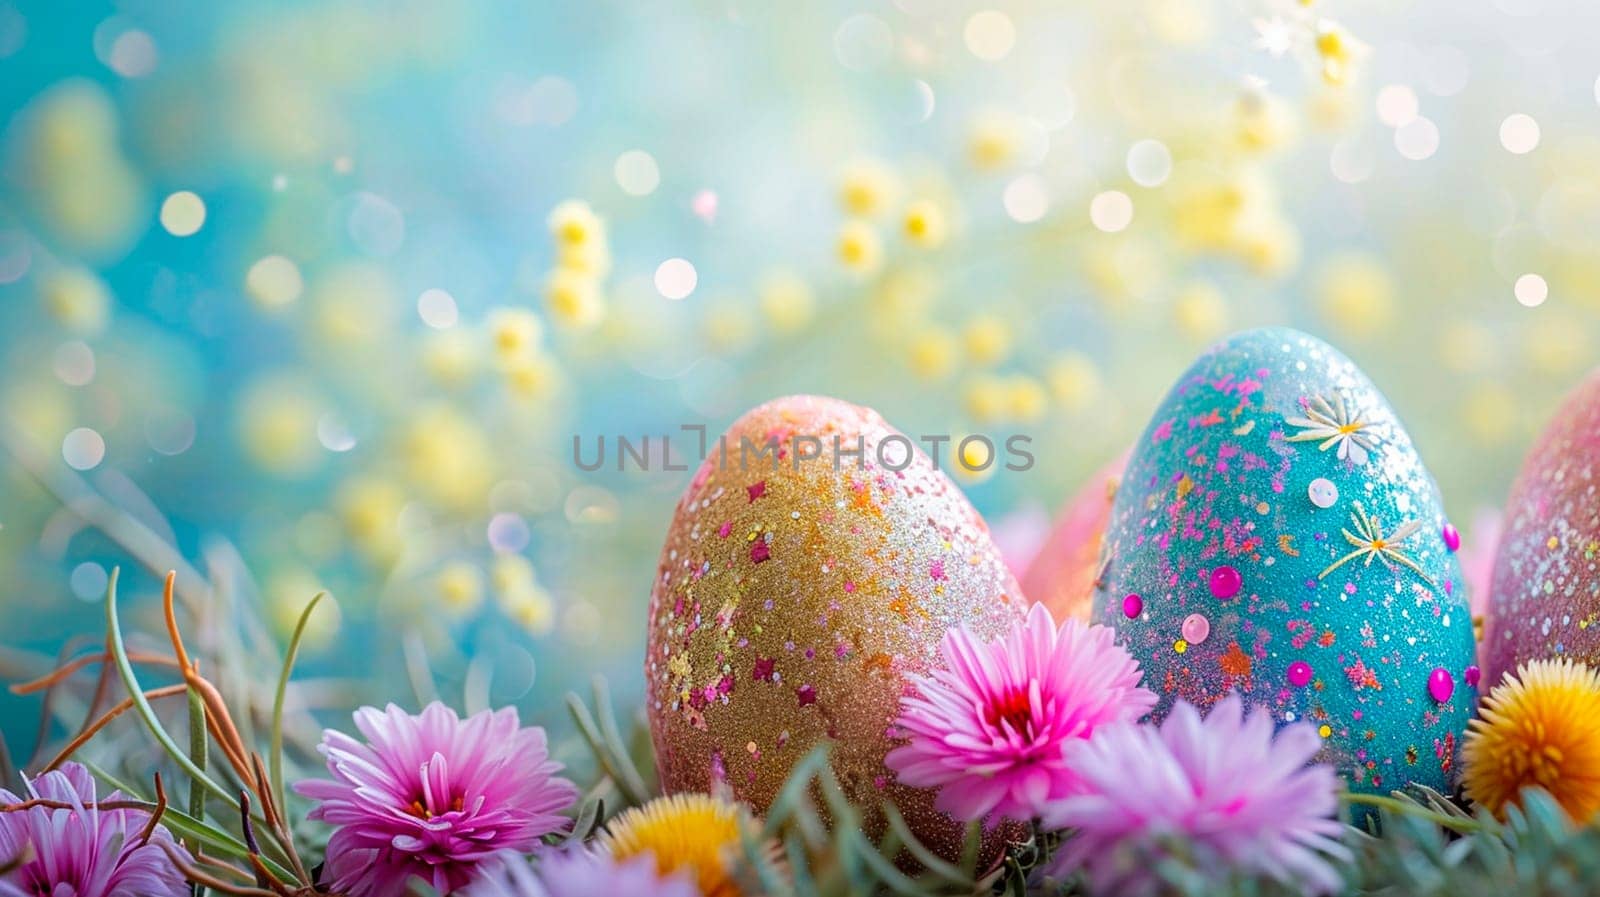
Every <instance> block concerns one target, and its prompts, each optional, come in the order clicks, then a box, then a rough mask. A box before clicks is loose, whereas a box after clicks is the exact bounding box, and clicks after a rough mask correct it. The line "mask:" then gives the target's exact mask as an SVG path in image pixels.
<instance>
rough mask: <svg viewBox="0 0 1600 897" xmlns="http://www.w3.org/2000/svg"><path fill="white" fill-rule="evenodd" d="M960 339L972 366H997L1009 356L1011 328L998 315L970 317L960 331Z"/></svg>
mask: <svg viewBox="0 0 1600 897" xmlns="http://www.w3.org/2000/svg"><path fill="white" fill-rule="evenodd" d="M961 339H962V342H963V343H964V344H965V345H966V348H967V357H968V358H970V359H972V362H973V364H977V365H992V364H998V363H1000V362H1002V361H1004V360H1005V359H1006V356H1007V355H1009V354H1011V327H1010V325H1008V324H1007V323H1006V321H1005V319H1004V318H1002V317H1000V316H999V315H995V314H987V313H985V314H979V315H974V316H972V317H971V318H970V319H968V320H967V323H966V326H965V327H963V328H962V329H961Z"/></svg>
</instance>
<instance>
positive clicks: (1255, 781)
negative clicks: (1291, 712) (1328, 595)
mask: <svg viewBox="0 0 1600 897" xmlns="http://www.w3.org/2000/svg"><path fill="white" fill-rule="evenodd" d="M1321 747H1322V739H1321V738H1319V737H1317V733H1316V732H1315V731H1314V730H1313V729H1312V728H1311V726H1310V725H1309V724H1307V723H1295V724H1293V725H1290V726H1287V727H1285V728H1284V729H1283V730H1282V731H1280V732H1278V733H1277V737H1276V738H1274V737H1273V722H1272V718H1271V716H1270V715H1269V714H1268V713H1267V712H1266V711H1265V710H1258V711H1256V712H1254V713H1252V714H1250V715H1249V717H1248V718H1246V717H1245V715H1244V707H1243V704H1242V702H1241V701H1240V699H1239V697H1238V695H1232V694H1230V695H1229V696H1228V697H1227V698H1226V699H1224V700H1223V701H1222V703H1220V704H1218V705H1217V706H1216V707H1214V708H1213V709H1212V710H1211V713H1210V714H1209V715H1208V716H1206V718H1205V719H1204V720H1202V719H1201V718H1200V714H1199V712H1198V711H1196V710H1195V708H1194V707H1192V706H1190V705H1189V704H1186V703H1183V702H1181V701H1180V702H1179V703H1178V704H1177V705H1176V706H1174V707H1173V708H1172V712H1171V713H1170V714H1168V716H1167V718H1166V721H1165V722H1163V723H1162V724H1161V727H1160V728H1159V729H1157V728H1156V727H1155V726H1149V725H1146V726H1133V725H1116V726H1108V727H1106V728H1103V729H1101V730H1100V731H1098V732H1096V733H1095V734H1094V737H1092V738H1089V739H1087V740H1084V741H1078V742H1075V743H1073V744H1071V745H1069V746H1068V748H1067V762H1068V763H1069V764H1070V765H1071V766H1072V768H1073V769H1074V771H1075V772H1076V773H1077V775H1078V779H1079V783H1080V788H1081V791H1080V792H1079V793H1078V794H1077V795H1075V796H1073V797H1069V798H1067V799H1066V800H1063V801H1060V802H1058V803H1056V804H1055V805H1054V806H1053V807H1052V808H1051V810H1050V812H1049V813H1047V814H1046V816H1045V822H1046V823H1047V824H1048V825H1050V826H1052V827H1054V828H1060V829H1076V830H1077V831H1076V834H1074V835H1073V836H1072V837H1071V838H1070V839H1069V840H1068V841H1067V842H1066V844H1065V846H1064V847H1063V849H1062V852H1061V854H1060V855H1058V857H1057V860H1056V863H1055V871H1056V872H1057V873H1059V872H1060V871H1063V870H1069V869H1075V868H1082V869H1083V870H1084V871H1085V872H1086V873H1087V874H1088V876H1089V880H1090V883H1091V884H1092V885H1093V887H1094V891H1095V893H1105V894H1118V895H1124V897H1146V895H1155V894H1158V893H1161V892H1162V884H1161V882H1160V881H1159V880H1158V879H1157V878H1156V876H1155V875H1154V873H1153V871H1152V868H1153V863H1152V860H1155V859H1159V858H1160V857H1162V856H1163V855H1164V849H1163V844H1164V843H1166V842H1167V840H1168V839H1171V840H1174V841H1178V842H1181V843H1183V844H1184V845H1185V847H1186V848H1187V849H1188V850H1191V851H1193V852H1194V853H1196V854H1198V855H1200V856H1203V857H1204V858H1205V861H1204V862H1200V863H1197V864H1196V865H1197V867H1198V868H1200V869H1202V870H1203V871H1205V872H1206V873H1207V874H1211V875H1214V876H1216V878H1217V880H1218V881H1219V882H1220V881H1223V880H1226V879H1227V878H1229V877H1230V876H1235V875H1249V876H1267V877H1271V878H1275V879H1278V880H1279V881H1282V882H1285V883H1287V884H1290V885H1291V886H1295V887H1298V888H1299V889H1300V890H1301V891H1302V892H1303V893H1305V894H1308V895H1311V894H1325V893H1328V892H1330V891H1333V890H1335V889H1337V888H1338V887H1339V884H1340V878H1339V874H1338V872H1336V871H1335V870H1334V868H1333V866H1332V865H1330V863H1329V862H1328V859H1329V858H1330V857H1333V858H1340V859H1349V857H1350V852H1349V850H1348V849H1347V848H1346V847H1345V846H1344V845H1342V844H1340V843H1339V836H1340V835H1341V834H1342V832H1343V830H1344V826H1343V825H1342V824H1341V823H1340V822H1338V821H1337V820H1336V819H1335V818H1334V814H1335V812H1336V811H1337V810H1338V806H1339V799H1338V789H1339V784H1338V778H1337V776H1335V774H1334V771H1333V768H1332V767H1330V766H1327V765H1326V764H1316V765H1308V764H1309V763H1310V761H1311V758H1312V757H1313V756H1315V755H1316V753H1317V751H1318V750H1320V749H1321Z"/></svg>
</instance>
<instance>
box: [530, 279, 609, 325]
mask: <svg viewBox="0 0 1600 897" xmlns="http://www.w3.org/2000/svg"><path fill="white" fill-rule="evenodd" d="M544 300H545V303H546V305H547V307H548V308H549V309H550V317H552V318H554V319H555V320H556V321H557V322H558V323H560V324H563V325H565V326H568V327H571V328H574V329H578V330H582V329H587V328H589V327H593V326H594V325H596V324H598V323H600V319H601V318H602V317H604V315H605V304H604V302H603V301H602V300H601V298H600V287H599V284H598V283H596V281H595V279H594V278H593V277H591V276H590V275H588V274H585V273H583V272H579V271H573V270H570V269H567V268H557V269H555V270H554V271H551V272H550V274H549V275H548V276H547V277H546V278H545V282H544Z"/></svg>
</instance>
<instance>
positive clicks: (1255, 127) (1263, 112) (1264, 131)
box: [1233, 88, 1297, 153]
mask: <svg viewBox="0 0 1600 897" xmlns="http://www.w3.org/2000/svg"><path fill="white" fill-rule="evenodd" d="M1233 114H1234V127H1235V139H1236V140H1237V141H1238V143H1239V146H1240V148H1242V149H1244V150H1245V151H1246V152H1253V153H1261V152H1269V151H1271V150H1275V149H1279V148H1281V147H1283V146H1284V145H1285V144H1287V143H1288V142H1290V141H1291V140H1293V138H1294V136H1295V131H1296V127H1297V125H1296V121H1295V112H1294V108H1293V107H1292V106H1290V105H1289V103H1288V102H1287V101H1286V100H1284V99H1283V98H1282V97H1279V96H1277V95H1275V94H1272V93H1269V92H1267V91H1266V90H1264V89H1259V88H1251V89H1247V90H1245V91H1244V92H1242V93H1241V94H1240V95H1239V98H1238V100H1236V101H1235V102H1234V113H1233Z"/></svg>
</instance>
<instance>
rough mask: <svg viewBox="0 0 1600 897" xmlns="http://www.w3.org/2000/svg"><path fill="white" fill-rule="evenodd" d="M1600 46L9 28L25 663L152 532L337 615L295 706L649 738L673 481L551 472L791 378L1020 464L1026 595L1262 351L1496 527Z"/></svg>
mask: <svg viewBox="0 0 1600 897" xmlns="http://www.w3.org/2000/svg"><path fill="white" fill-rule="evenodd" d="M1597 60H1600V7H1596V6H1595V5H1594V4H1591V3H1584V2H1579V0H1571V2H1566V3H1562V2H1551V0H1495V2H1492V3H1491V2H1487V0H1473V2H1465V3H1448V2H1443V0H1427V2H1422V0H1418V2H1381V3H1380V2H1366V0H1351V2H1344V0H1313V2H1309V3H1302V2H1299V0H1280V2H1270V0H1262V2H1252V0H1215V2H1212V0H1130V2H1125V3H1117V4H1105V3H1096V4H1091V3H999V2H992V3H957V2H939V0H897V2H893V3H891V2H887V0H885V2H866V3H846V2H814V3H805V4H772V3H763V2H685V3H648V4H643V3H639V4H626V3H618V2H597V3H590V4H553V3H508V2H485V0H451V2H446V0H401V2H392V3H377V2H343V0H337V2H327V3H271V4H267V3H242V2H208V3H198V2H188V0H180V2H159V3H158V2H129V3H121V4H101V3H89V2H65V3H47V2H36V3H35V2H22V3H19V2H15V0H0V115H3V117H4V122H3V127H4V136H3V146H0V150H3V181H0V449H3V451H0V571H4V573H5V582H4V585H3V587H0V588H3V591H0V633H4V635H0V678H5V679H7V680H15V679H17V678H21V677H25V676H28V675H33V674H36V673H38V672H41V671H42V670H43V669H44V668H45V667H46V666H47V665H48V663H49V658H50V657H51V656H53V655H54V654H55V652H56V650H57V648H58V647H59V646H60V644H61V643H62V641H63V640H64V639H65V638H67V637H69V636H71V635H74V634H80V633H88V634H90V635H93V634H94V633H96V632H98V630H99V627H100V626H101V625H102V615H101V612H100V609H99V602H100V601H101V599H102V597H103V591H104V586H105V579H106V572H107V570H108V569H109V568H110V567H111V566H113V565H119V564H120V565H122V566H123V568H124V593H125V595H126V603H127V607H128V613H129V615H130V617H131V618H132V619H133V620H135V621H137V622H138V623H139V624H141V625H142V626H145V627H148V626H149V625H150V624H151V623H152V622H153V621H154V618H153V617H152V616H151V614H152V613H153V612H154V610H155V608H156V604H155V602H154V601H153V599H154V597H155V595H156V589H157V586H158V584H159V583H158V580H157V579H156V577H155V575H154V574H153V573H152V572H150V571H149V570H145V569H141V568H140V567H139V565H138V563H136V562H135V561H136V558H135V557H134V555H133V554H130V545H129V544H128V537H127V536H126V532H127V531H129V530H130V529H131V530H132V531H136V532H137V533H139V534H141V535H139V536H138V537H137V538H135V542H139V541H140V540H148V539H149V538H154V539H155V540H157V541H158V542H162V543H167V544H171V545H175V546H176V547H177V548H178V549H179V551H180V552H181V554H182V555H183V557H184V558H186V559H187V561H188V562H189V563H190V564H192V565H193V566H194V568H195V570H196V571H197V576H203V577H205V580H204V582H196V583H194V587H195V588H196V589H199V590H201V591H205V588H206V587H207V586H209V588H210V590H211V591H210V593H209V594H212V595H215V594H223V593H225V594H226V595H227V596H228V600H229V601H230V602H231V604H229V605H228V606H229V607H231V608H235V609H236V610H230V611H229V613H235V612H237V613H240V614H246V613H248V614H251V615H254V616H259V618H260V632H261V633H263V634H272V635H273V636H274V637H276V638H278V639H281V638H282V637H283V635H284V633H285V631H286V630H287V629H288V628H289V627H292V625H293V621H294V619H295V618H296V616H297V614H298V613H299V610H300V608H301V607H302V606H303V604H304V603H305V601H307V600H308V599H309V598H310V596H311V595H312V594H314V593H315V592H317V591H319V590H322V589H326V590H328V591H329V592H330V593H331V594H332V596H333V598H334V599H335V601H334V602H332V603H330V606H329V608H324V609H323V610H322V611H319V614H318V615H317V616H316V617H315V619H314V624H313V626H312V631H311V637H310V638H309V639H308V642H307V647H306V654H305V658H304V661H305V666H304V669H305V671H306V674H307V675H308V676H309V677H311V678H312V679H313V681H315V682H319V683H333V684H334V685H329V687H328V688H326V689H324V690H322V691H318V692H317V694H319V695H322V703H321V704H320V705H319V706H322V707H325V708H326V709H330V710H334V709H342V708H344V707H346V706H348V705H349V704H351V703H352V702H354V701H357V700H361V701H373V700H382V699H388V698H396V699H401V700H412V699H411V698H410V697H409V696H410V695H411V688H410V686H409V685H408V676H407V672H406V662H405V654H406V649H407V646H410V649H411V651H412V655H413V656H412V661H413V663H412V666H413V669H415V668H416V665H417V661H418V659H419V658H421V657H423V656H425V657H426V658H427V659H428V666H429V667H430V668H431V670H432V671H433V672H434V674H435V675H436V676H437V678H438V679H439V681H440V682H441V683H442V684H441V689H442V690H443V691H445V693H446V694H454V693H458V692H459V687H460V684H461V683H462V682H463V681H464V680H467V679H472V678H474V677H473V676H469V672H468V671H469V669H470V668H471V666H472V661H473V659H474V658H478V659H479V666H478V673H477V674H474V675H475V676H477V678H476V679H474V681H476V682H478V683H479V684H480V685H481V684H482V682H483V681H485V680H484V679H483V678H482V674H483V673H485V672H487V673H490V674H492V675H491V676H490V677H489V678H488V680H487V681H488V682H489V685H488V696H489V698H490V699H491V700H492V701H494V702H495V703H501V702H517V703H518V704H520V705H521V706H522V707H523V708H524V709H525V710H526V711H527V712H528V713H530V714H531V715H532V716H533V717H535V718H537V719H540V720H543V721H546V722H550V723H554V724H556V725H557V726H560V725H562V724H561V720H562V719H563V718H564V710H563V709H562V708H561V706H560V704H559V698H560V695H561V694H562V693H563V692H564V691H566V690H567V689H570V688H574V687H582V686H584V685H585V684H586V683H587V680H588V678H589V677H590V676H591V675H592V674H594V673H604V674H606V675H607V676H608V677H609V678H610V679H611V681H612V683H613V687H614V688H615V690H616V691H617V693H618V700H619V703H620V704H622V705H623V706H631V705H632V704H633V703H634V702H636V701H637V699H638V696H639V694H640V693H641V682H640V677H639V664H640V660H641V656H642V654H641V652H642V643H643V635H644V621H643V613H644V605H645V601H646V598H647V595H648V591H649V584H650V581H651V578H652V576H653V575H654V572H655V566H656V553H657V551H658V550H659V547H660V540H661V538H662V536H663V534H664V532H665V529H666V526H667V522H668V519H669V517H670V514H671V510H672V505H673V503H674V501H675V500H676V497H677V495H678V493H679V491H680V490H681V489H682V488H683V486H684V485H685V483H686V482H687V478H688V476H689V474H687V473H674V472H663V471H659V470H656V471H650V472H641V471H637V470H629V471H626V472H618V471H616V470H615V469H614V465H612V469H608V470H603V471H595V472H586V471H583V470H580V469H578V468H577V467H576V466H575V465H574V464H573V463H572V440H573V437H574V436H575V435H577V436H581V437H582V438H584V439H585V440H590V442H586V445H587V444H592V440H593V439H594V438H595V437H597V436H599V435H601V434H605V435H607V436H608V437H611V438H614V437H615V435H617V434H624V435H628V436H630V437H639V436H643V435H646V434H650V435H654V436H659V434H662V433H676V432H678V428H679V427H680V426H683V425H700V424H703V425H706V426H707V427H709V429H710V430H711V431H712V432H713V433H715V432H716V431H719V430H720V429H722V428H723V427H725V426H726V425H727V424H728V423H729V422H730V421H731V420H732V419H733V418H734V417H736V416H737V415H738V414H739V413H740V412H741V411H742V410H744V409H745V408H747V407H749V406H751V405H753V404H755V403H757V402H760V401H762V400H764V399H767V398H770V397H773V396H777V395H782V394H787V393H794V392H822V393H828V394H833V395H837V396H840V397H843V398H846V399H849V400H851V401H855V402H859V403H863V404H868V405H872V406H874V407H876V408H878V409H879V410H880V411H882V412H883V413H884V414H885V416H886V417H887V418H888V419H889V420H890V421H891V422H892V423H894V424H896V425H897V426H899V427H900V428H901V429H903V430H905V431H906V432H908V433H912V434H951V435H955V436H957V437H959V436H960V435H962V434H966V433H985V434H994V435H995V436H996V437H997V441H998V440H999V439H1003V438H1004V437H1005V436H1007V435H1011V434H1019V433H1020V434H1027V435H1029V436H1030V437H1031V438H1032V441H1033V448H1034V453H1035V455H1036V457H1037V459H1038V462H1037V464H1036V465H1035V466H1034V468H1033V469H1031V470H1029V471H1026V472H1006V471H1003V470H1002V471H1000V472H998V473H995V472H990V473H989V474H988V475H973V474H971V473H970V472H965V471H959V470H958V471H955V474H956V476H957V478H958V480H959V481H961V482H962V483H963V484H964V485H965V487H966V488H967V490H968V492H969V494H970V495H971V496H972V498H973V500H974V502H975V503H976V504H977V505H978V506H979V508H980V509H981V510H982V511H983V512H984V513H985V515H986V516H987V517H988V519H989V520H990V521H991V524H992V525H993V526H994V527H995V528H996V530H997V531H998V532H999V535H1000V538H1001V540H1002V542H1003V546H1004V547H1005V548H1006V549H1007V550H1008V551H1009V552H1011V553H1012V555H1013V556H1014V557H1016V558H1020V559H1025V558H1026V556H1027V554H1028V553H1029V551H1030V550H1031V547H1032V546H1033V545H1035V544H1036V543H1037V540H1038V539H1039V538H1040V537H1041V536H1042V532H1043V528H1044V526H1045V525H1046V524H1047V522H1048V520H1049V516H1050V514H1051V513H1052V512H1053V511H1054V510H1055V509H1056V507H1057V505H1058V504H1059V503H1060V502H1061V501H1062V500H1063V499H1064V498H1065V497H1066V496H1067V495H1068V494H1070V492H1071V491H1072V490H1073V489H1074V488H1075V487H1076V486H1077V485H1078V483H1079V482H1080V481H1081V480H1082V479H1083V478H1084V477H1085V476H1087V474H1088V473H1089V472H1090V471H1091V470H1093V469H1096V468H1098V467H1099V466H1101V465H1102V464H1103V463H1104V462H1105V461H1106V460H1108V459H1109V458H1111V457H1112V456H1114V455H1115V454H1116V453H1117V452H1119V451H1120V450H1121V449H1123V448H1124V447H1125V446H1126V445H1127V443H1128V442H1129V441H1130V440H1131V439H1132V438H1133V436H1134V435H1135V434H1136V433H1137V432H1138V431H1139V429H1140V428H1141V427H1142V426H1143V424H1144V421H1145V418H1146V416H1147V415H1148V414H1149V412H1150V411H1151V410H1152V409H1153V408H1154V407H1155V405H1156V403H1157V402H1158V401H1159V399H1160V397H1161V395H1162V394H1163V393H1164V392H1165V390H1166V388H1167V386H1168V385H1169V383H1170V381H1171V379H1172V378H1173V377H1174V376H1176V375H1177V374H1178V373H1179V372H1180V371H1181V370H1183V369H1184V368H1185V367H1186V366H1187V365H1188V363H1189V362H1190V360H1191V359H1192V357H1193V356H1194V354H1195V353H1196V352H1198V351H1199V350H1200V349H1201V348H1203V347H1204V346H1205V345H1206V344H1207V343H1208V342H1210V341H1212V340H1214V339H1215V338H1217V337H1218V336H1220V335H1222V334H1224V333H1226V332H1228V331H1230V330H1233V329H1239V328H1243V327H1248V326H1254V325H1258V324H1263V323H1287V324H1291V325H1294V326H1297V327H1301V328H1303V329H1306V330H1309V331H1312V332H1314V333H1317V334H1319V335H1321V336H1323V337H1324V338H1326V339H1328V340H1330V341H1332V342H1334V343H1336V344H1337V345H1339V346H1340V347H1341V348H1342V349H1343V350H1344V351H1346V352H1347V353H1348V354H1350V355H1351V356H1352V357H1353V358H1355V359H1356V360H1357V362H1358V363H1360V364H1361V365H1363V366H1364V367H1365V369H1366V370H1367V372H1368V373H1369V375H1370V376H1371V377H1372V378H1373V379H1374V380H1375V381H1376V382H1377V383H1378V384H1379V386H1380V387H1381V388H1382V389H1383V390H1384V391H1385V392H1386V393H1387V394H1388V396H1389V397H1390V399H1391V400H1392V402H1393V403H1394V405H1395V407H1396V409H1397V411H1398V413H1399V414H1400V416H1401V417H1402V419H1403V420H1404V421H1406V423H1407V424H1408V426H1409V427H1410V429H1411V432H1412V436H1413V438H1414V439H1415V441H1416V443H1417V445H1418V447H1419V449H1420V450H1421V451H1422V453H1423V457H1424V459H1425V460H1426V462H1427V463H1428V465H1429V466H1430V468H1431V469H1432V471H1433V473H1434V475H1435V477H1436V478H1437V479H1438V480H1439V482H1440V484H1441V487H1442V488H1443V490H1444V495H1445V499H1446V504H1447V509H1448V511H1449V512H1450V513H1451V514H1452V516H1453V517H1455V518H1456V519H1457V520H1460V521H1462V528H1463V529H1464V530H1465V531H1466V533H1467V537H1468V543H1469V545H1470V544H1471V543H1472V542H1473V540H1474V537H1475V535H1477V534H1475V532H1474V530H1475V529H1477V530H1481V531H1482V535H1483V539H1484V540H1485V541H1486V540H1487V539H1488V538H1489V536H1488V531H1490V530H1492V528H1493V517H1492V513H1491V514H1487V515H1485V514H1484V513H1483V512H1484V511H1485V510H1486V509H1488V510H1489V511H1492V509H1493V508H1495V507H1496V506H1497V505H1498V504H1499V503H1500V502H1501V501H1502V500H1503V497H1504V494H1505V491H1506V488H1507V486H1508V484H1509V482H1510V479H1511V477H1512V476H1513V475H1514V473H1515V470H1516V466H1517V464H1518V461H1519V459H1520V457H1521V454H1522V452H1523V451H1524V450H1525V448H1526V446H1527V445H1528V444H1529V442H1530V441H1531V438H1532V436H1533V434H1534V433H1536V432H1537V431H1538V429H1539V428H1540V427H1541V426H1542V425H1543V424H1544V422H1545V420H1546V418H1547V415H1548V414H1549V413H1550V411H1551V409H1552V408H1553V407H1554V403H1555V402H1556V400H1557V399H1558V398H1559V397H1560V395H1561V394H1562V393H1563V392H1564V391H1565V390H1566V389H1567V388H1568V387H1569V386H1571V385H1572V384H1573V383H1575V382H1576V381H1577V379H1578V377H1579V376H1580V375H1581V374H1582V372H1583V371H1585V370H1586V369H1587V368H1589V367H1590V366H1592V365H1593V364H1594V363H1595V360H1596V357H1597V356H1596V351H1595V346H1596V338H1597V336H1600V62H1597ZM691 444H692V443H691ZM51 490H54V492H55V494H52V491H51ZM64 500H65V501H66V503H67V504H71V505H74V506H75V507H77V508H78V511H77V512H74V511H72V510H68V509H66V508H65V506H64V504H63V501H64ZM85 502H89V503H90V504H88V505H85V504H84V503H85ZM86 507H87V508H90V509H91V510H90V511H88V512H86V511H84V509H85V508H86ZM85 513H89V515H90V516H92V517H94V516H97V515H98V519H99V520H100V522H102V523H105V522H107V521H110V523H109V526H110V527H111V529H113V530H116V531H121V532H122V533H123V535H122V536H121V537H120V538H113V537H109V536H108V535H107V534H106V533H104V532H102V531H101V530H100V529H97V528H95V527H92V526H85V525H83V521H82V519H81V518H82V517H83V515H84V514H85ZM141 544H142V543H141ZM1019 563H1020V561H1019ZM335 606H336V608H337V609H336V611H332V610H330V608H332V607H335ZM230 620H231V618H230ZM210 625H212V626H213V627H214V628H217V629H218V631H221V630H227V629H228V628H229V626H230V625H231V623H230V622H229V621H228V620H224V621H222V622H220V623H219V622H217V621H212V623H211V624H210ZM240 628H241V629H246V630H250V631H255V630H254V629H253V628H251V627H247V626H244V625H243V624H240ZM274 673H275V670H265V671H263V672H262V676H263V678H268V679H270V677H271V676H272V675H273V674H274ZM335 685H336V686H337V687H335ZM37 708H38V702H37V700H36V699H15V698H11V697H0V724H3V728H4V733H5V737H6V741H7V742H9V743H10V744H11V745H12V746H13V747H14V748H18V749H20V747H21V746H25V745H26V744H28V743H30V742H31V740H32V738H33V731H34V727H35V722H36V713H37Z"/></svg>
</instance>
